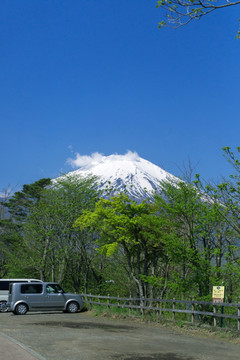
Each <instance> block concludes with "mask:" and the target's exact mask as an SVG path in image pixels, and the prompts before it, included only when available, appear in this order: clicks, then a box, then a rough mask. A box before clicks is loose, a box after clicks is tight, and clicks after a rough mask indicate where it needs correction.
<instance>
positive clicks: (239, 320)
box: [237, 303, 240, 330]
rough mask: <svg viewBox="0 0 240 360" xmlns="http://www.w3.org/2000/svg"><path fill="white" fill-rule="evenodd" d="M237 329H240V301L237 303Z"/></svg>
mask: <svg viewBox="0 0 240 360" xmlns="http://www.w3.org/2000/svg"><path fill="white" fill-rule="evenodd" d="M237 322H238V330H240V303H238V320H237Z"/></svg>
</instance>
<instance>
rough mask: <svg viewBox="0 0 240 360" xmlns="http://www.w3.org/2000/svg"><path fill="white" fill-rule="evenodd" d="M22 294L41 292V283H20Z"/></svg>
mask: <svg viewBox="0 0 240 360" xmlns="http://www.w3.org/2000/svg"><path fill="white" fill-rule="evenodd" d="M21 293H22V294H41V293H42V284H24V285H21Z"/></svg>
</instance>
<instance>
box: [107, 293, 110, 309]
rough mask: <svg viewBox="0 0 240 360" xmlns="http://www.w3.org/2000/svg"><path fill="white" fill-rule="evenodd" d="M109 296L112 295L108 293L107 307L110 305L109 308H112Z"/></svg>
mask: <svg viewBox="0 0 240 360" xmlns="http://www.w3.org/2000/svg"><path fill="white" fill-rule="evenodd" d="M109 297H110V295H109V294H108V298H107V304H108V305H107V307H108V309H109V308H110V305H109V303H110V299H109Z"/></svg>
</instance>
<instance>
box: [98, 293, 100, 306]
mask: <svg viewBox="0 0 240 360" xmlns="http://www.w3.org/2000/svg"><path fill="white" fill-rule="evenodd" d="M98 302H99V304H98V305H100V294H98Z"/></svg>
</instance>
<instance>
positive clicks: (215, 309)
mask: <svg viewBox="0 0 240 360" xmlns="http://www.w3.org/2000/svg"><path fill="white" fill-rule="evenodd" d="M213 313H214V314H216V313H217V306H216V305H215V304H214V305H213ZM213 326H214V327H216V326H217V317H216V316H213Z"/></svg>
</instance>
